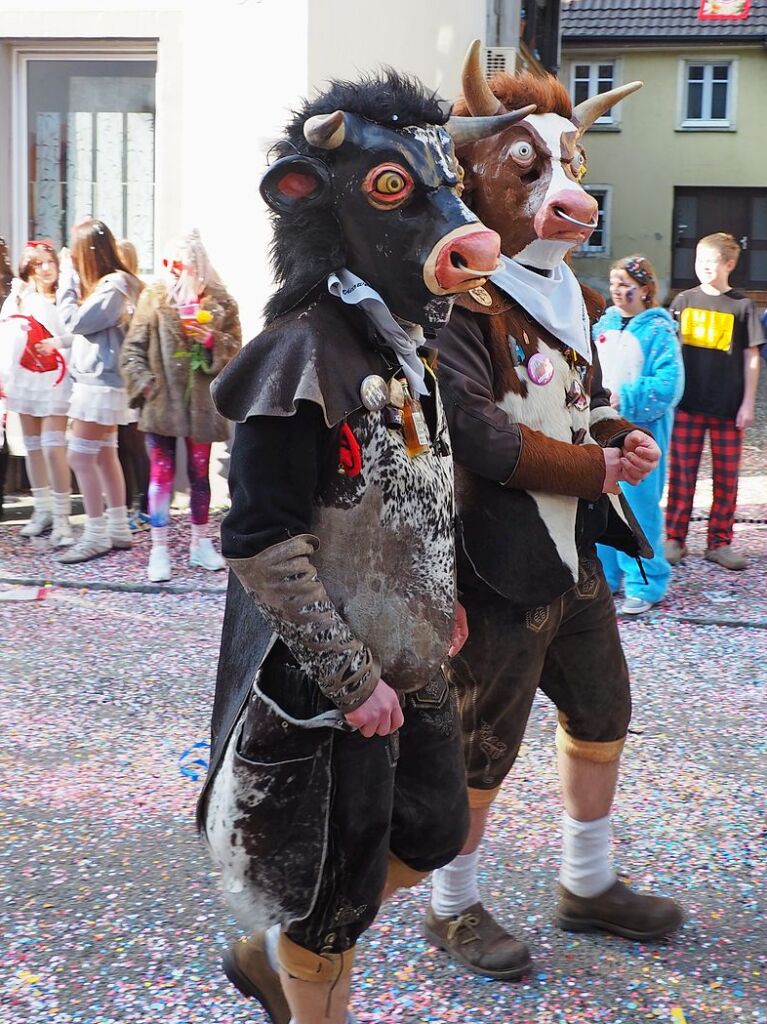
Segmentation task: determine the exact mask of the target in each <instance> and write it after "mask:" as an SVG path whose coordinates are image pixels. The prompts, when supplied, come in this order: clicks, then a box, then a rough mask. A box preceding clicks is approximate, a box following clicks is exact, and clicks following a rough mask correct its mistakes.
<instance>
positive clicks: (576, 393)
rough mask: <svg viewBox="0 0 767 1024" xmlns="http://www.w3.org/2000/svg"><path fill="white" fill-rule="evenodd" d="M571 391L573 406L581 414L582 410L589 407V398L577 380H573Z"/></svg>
mask: <svg viewBox="0 0 767 1024" xmlns="http://www.w3.org/2000/svg"><path fill="white" fill-rule="evenodd" d="M570 386H571V388H572V390H573V405H574V406H575V408H576V409H577V410H578V412H583V410H584V409H588V407H589V396H588V395H587V394H586V392H585V391H584V390H583V385H582V384H581V382H580V381H579V380H574V381H573V382H572V384H571V385H570Z"/></svg>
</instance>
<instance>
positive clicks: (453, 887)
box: [431, 849, 479, 917]
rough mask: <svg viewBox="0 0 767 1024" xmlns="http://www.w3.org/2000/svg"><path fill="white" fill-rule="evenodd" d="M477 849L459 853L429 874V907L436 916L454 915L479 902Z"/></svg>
mask: <svg viewBox="0 0 767 1024" xmlns="http://www.w3.org/2000/svg"><path fill="white" fill-rule="evenodd" d="M478 863H479V849H476V850H475V851H474V853H463V854H460V855H459V856H458V857H456V858H455V860H453V861H451V862H450V863H449V864H448V865H446V866H445V867H444V868H437V870H436V871H433V872H432V875H431V907H432V910H433V911H434V913H435V914H436V915H437V917H455V916H456V915H457V914H462V913H463V912H464V910H466V908H467V907H470V906H471V905H472V904H474V903H478V902H479V889H478V888H477V865H478Z"/></svg>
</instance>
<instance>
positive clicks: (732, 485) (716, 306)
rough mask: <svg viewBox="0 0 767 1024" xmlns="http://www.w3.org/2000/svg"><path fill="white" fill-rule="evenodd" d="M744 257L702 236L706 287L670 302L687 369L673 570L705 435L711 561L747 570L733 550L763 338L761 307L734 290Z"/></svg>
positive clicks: (674, 473) (672, 474)
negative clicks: (740, 474)
mask: <svg viewBox="0 0 767 1024" xmlns="http://www.w3.org/2000/svg"><path fill="white" fill-rule="evenodd" d="M739 256H740V246H739V245H738V243H737V242H736V241H735V239H734V238H733V237H732V235H728V234H725V233H724V232H723V231H720V232H717V233H716V234H714V235H707V236H706V237H705V238H701V240H700V241H699V242H698V246H697V249H696V252H695V275H696V277H697V278H698V280H699V281H700V286H699V287H698V288H691V289H689V290H688V291H686V292H680V293H679V295H677V296H676V298H675V299H674V301H673V302H672V303H671V312H672V313H673V315H674V317H675V318H676V319H677V321H678V323H679V335H680V339H681V342H682V354H683V357H684V370H685V388H684V394H683V395H682V400H681V401H680V403H679V406H678V408H677V411H676V417H675V420H674V430H673V434H672V436H671V451H670V457H669V481H668V505H667V507H666V537H667V540H666V558H667V559H668V561H669V562H670V563H671V564H672V565H676V563H677V562H679V561H681V559H682V558H684V556H685V555H686V554H687V548H686V547H685V539H686V537H687V528H688V526H689V522H690V513H691V512H692V503H693V497H694V494H695V483H696V480H697V475H698V465H699V464H700V456H701V452H702V450H703V441H704V438H705V436H706V431H708V433H709V438H710V442H711V459H712V464H713V476H714V497H713V501H712V504H711V512H710V515H709V520H708V542H707V547H706V558H707V559H708V560H709V561H710V562H715V563H716V564H717V565H721V566H722V567H723V568H725V569H745V568H746V566H747V565H748V559H747V558H745V557H744V556H743V555H741V554H738V553H737V552H736V551H733V549H732V532H733V523H734V521H735V506H736V504H737V498H738V470H739V467H740V453H741V449H742V446H743V431H744V430H745V429H746V427H750V426H751V424H752V423H753V422H754V401H755V399H756V385H757V381H758V379H759V346H760V345H761V344H762V342H763V338H762V331H761V327H760V325H759V317H758V314H757V310H756V306H755V305H754V303H753V302H752V301H751V299H749V298H747V296H745V295H744V294H743V293H742V292H739V291H736V290H734V289H732V288H731V287H730V282H729V277H730V274H731V273H732V271H733V270H734V269H735V266H736V265H737V262H738V257H739Z"/></svg>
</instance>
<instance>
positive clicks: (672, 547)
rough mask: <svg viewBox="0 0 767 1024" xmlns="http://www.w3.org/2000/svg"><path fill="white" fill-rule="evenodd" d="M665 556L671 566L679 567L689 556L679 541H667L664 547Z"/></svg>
mask: <svg viewBox="0 0 767 1024" xmlns="http://www.w3.org/2000/svg"><path fill="white" fill-rule="evenodd" d="M663 554H664V555H665V556H666V561H667V562H668V564H669V565H679V563H680V562H681V561H682V559H683V558H684V556H685V555H686V554H687V548H686V547H685V546H684V544H681V543H680V542H679V541H678V540H667V541H666V543H665V544H664V545H663Z"/></svg>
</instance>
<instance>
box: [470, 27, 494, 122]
mask: <svg viewBox="0 0 767 1024" xmlns="http://www.w3.org/2000/svg"><path fill="white" fill-rule="evenodd" d="M481 50H482V43H481V41H480V40H479V39H475V40H474V42H473V43H472V44H471V46H470V47H469V49H468V50H467V51H466V56H465V57H464V61H463V71H462V72H461V83H462V88H463V98H464V99H465V100H466V106H467V107H468V108H469V113H470V114H471V115H472V117H492V116H493V114H501V113H503V104H502V103H501V101H500V100H499V99H498V97H497V96H494V95H493V91H492V89H491V88H490V86H489V85H488V84H487V79H486V78H485V76H484V75H483V74H482V67H481V64H480V60H479V55H480V51H481Z"/></svg>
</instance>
